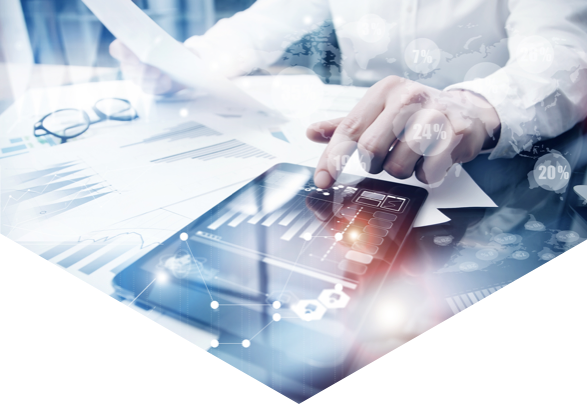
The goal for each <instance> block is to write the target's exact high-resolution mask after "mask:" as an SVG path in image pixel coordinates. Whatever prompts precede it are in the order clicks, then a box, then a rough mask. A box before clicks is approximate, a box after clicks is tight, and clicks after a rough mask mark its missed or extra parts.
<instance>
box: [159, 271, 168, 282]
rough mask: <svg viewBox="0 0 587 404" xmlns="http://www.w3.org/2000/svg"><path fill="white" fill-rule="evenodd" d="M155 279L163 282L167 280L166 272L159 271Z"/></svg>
mask: <svg viewBox="0 0 587 404" xmlns="http://www.w3.org/2000/svg"><path fill="white" fill-rule="evenodd" d="M157 280H158V281H159V282H165V281H166V280H167V274H166V273H165V272H159V273H158V274H157Z"/></svg>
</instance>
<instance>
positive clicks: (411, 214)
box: [113, 164, 427, 401]
mask: <svg viewBox="0 0 587 404" xmlns="http://www.w3.org/2000/svg"><path fill="white" fill-rule="evenodd" d="M313 175H314V169H312V168H309V167H304V166H299V165H293V164H278V165H276V166H274V167H273V168H271V169H270V170H268V171H267V172H265V173H264V174H262V175H260V176H259V177H257V178H256V179H254V180H253V181H251V182H250V183H248V184H247V185H245V186H244V187H243V188H241V189H240V190H239V191H237V192H236V193H234V194H233V195H232V196H230V197H229V198H228V199H226V200H224V201H223V202H221V203H220V204H218V205H217V206H215V207H214V208H212V209H211V210H210V211H208V212H207V213H205V214H204V215H202V216H201V217H200V218H198V219H197V220H195V221H193V222H192V223H190V224H189V225H188V226H186V227H185V228H183V229H181V230H180V231H178V232H177V233H176V234H174V235H173V236H172V237H171V238H169V239H168V240H167V241H165V242H164V243H162V244H161V245H159V246H158V247H156V248H155V249H153V250H152V251H150V252H149V253H148V254H146V255H145V256H144V257H142V258H141V259H140V260H138V261H137V262H135V263H134V264H132V265H131V266H130V267H128V268H126V269H124V270H123V271H122V272H120V273H119V274H117V275H116V277H115V278H114V280H113V284H114V287H115V290H116V292H117V293H118V294H119V295H121V296H122V297H125V298H127V299H130V300H134V301H135V302H136V303H138V304H140V305H146V306H149V307H153V308H156V309H158V310H161V311H164V312H166V313H167V314H169V315H171V316H174V317H176V318H179V319H181V320H182V321H185V322H187V323H190V324H193V325H195V326H197V327H200V328H206V329H209V330H211V331H213V332H214V333H216V334H217V335H219V338H218V339H217V340H214V341H211V347H210V349H209V352H211V353H212V354H214V355H216V356H218V357H220V358H221V359H223V360H225V361H226V362H228V363H230V364H231V365H233V366H235V367H237V368H239V369H241V370H243V371H244V372H246V373H248V374H249V375H251V376H253V377H255V378H256V379H258V380H260V381H262V382H264V383H266V384H268V385H269V386H270V387H273V388H275V389H276V390H278V391H280V392H281V393H283V394H285V395H287V396H288V397H290V398H292V399H293V400H294V401H302V400H304V399H306V398H308V397H309V396H311V395H313V394H315V393H317V392H319V391H321V390H323V389H324V388H326V387H328V386H330V385H332V384H333V383H336V382H337V381H338V380H340V379H342V378H343V377H345V376H346V375H348V374H349V373H350V372H351V371H352V362H353V357H354V353H356V352H357V349H358V346H359V345H360V343H361V339H362V338H367V337H369V336H366V334H365V330H370V329H373V327H369V325H368V324H366V323H367V322H368V321H370V320H369V318H370V317H369V316H367V315H366V314H367V313H368V312H369V310H370V307H371V305H372V304H373V302H374V300H375V299H376V298H377V296H378V291H379V288H380V286H381V284H382V283H383V282H384V281H385V278H386V276H387V274H388V273H389V272H390V271H393V270H394V269H393V262H394V259H395V258H396V256H397V254H398V251H399V250H400V248H401V246H402V243H403V241H404V240H405V239H406V236H407V234H408V232H409V231H410V229H411V227H412V224H413V222H414V219H415V217H416V214H417V213H418V211H419V209H420V208H421V206H422V204H423V203H424V201H425V199H426V197H427V191H426V190H425V189H423V188H419V187H414V186H408V185H403V184H397V183H393V182H387V181H382V180H377V179H371V178H363V177H358V176H352V175H346V174H343V175H342V176H341V177H340V178H339V179H338V181H337V182H336V183H335V184H334V185H333V186H332V187H330V188H328V189H320V188H318V187H316V185H315V184H314V183H313ZM367 334H368V332H367ZM371 337H372V336H371Z"/></svg>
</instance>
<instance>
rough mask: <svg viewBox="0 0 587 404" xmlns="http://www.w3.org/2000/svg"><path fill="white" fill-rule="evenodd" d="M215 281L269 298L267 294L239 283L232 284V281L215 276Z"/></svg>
mask: <svg viewBox="0 0 587 404" xmlns="http://www.w3.org/2000/svg"><path fill="white" fill-rule="evenodd" d="M214 279H216V280H219V281H222V282H226V283H230V284H231V285H234V286H238V287H240V288H243V289H247V290H250V291H251V292H255V293H256V294H258V295H263V296H269V295H268V294H267V293H263V292H259V291H258V290H255V289H251V288H249V287H246V286H243V285H239V284H238V283H235V282H231V281H229V280H227V279H222V278H219V277H217V276H215V277H214Z"/></svg>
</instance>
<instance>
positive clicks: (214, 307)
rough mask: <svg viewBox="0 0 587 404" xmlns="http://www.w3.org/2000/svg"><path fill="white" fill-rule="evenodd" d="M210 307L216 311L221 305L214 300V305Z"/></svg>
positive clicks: (211, 304)
mask: <svg viewBox="0 0 587 404" xmlns="http://www.w3.org/2000/svg"><path fill="white" fill-rule="evenodd" d="M210 307H212V308H213V309H214V310H216V309H217V308H218V307H220V304H219V303H218V302H217V301H216V300H214V301H213V302H212V303H210Z"/></svg>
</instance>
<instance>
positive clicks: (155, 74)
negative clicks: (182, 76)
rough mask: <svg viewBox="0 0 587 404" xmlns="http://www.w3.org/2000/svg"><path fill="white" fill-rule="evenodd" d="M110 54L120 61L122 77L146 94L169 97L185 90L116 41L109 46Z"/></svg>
mask: <svg viewBox="0 0 587 404" xmlns="http://www.w3.org/2000/svg"><path fill="white" fill-rule="evenodd" d="M110 54H111V55H112V57H113V58H114V59H117V60H118V61H120V69H121V70H122V74H123V75H124V77H125V78H126V79H128V80H132V81H133V82H134V83H135V84H136V85H138V86H139V87H141V88H142V90H143V91H144V92H146V93H149V94H157V95H169V94H173V93H175V92H177V91H179V90H182V89H183V88H185V87H184V86H183V85H181V84H179V83H177V82H175V81H173V80H172V79H171V78H170V77H169V76H168V75H166V74H165V73H163V72H162V71H161V70H159V69H157V68H156V67H153V66H149V65H146V64H144V63H142V62H141V61H140V60H139V58H138V57H137V56H136V55H135V54H134V53H132V51H131V50H130V49H128V48H127V47H126V46H125V45H124V44H123V43H122V42H120V41H119V40H118V39H116V40H114V41H113V42H112V43H111V44H110Z"/></svg>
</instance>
